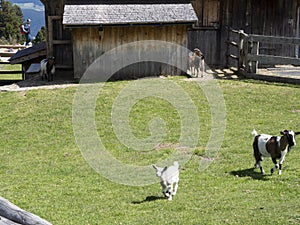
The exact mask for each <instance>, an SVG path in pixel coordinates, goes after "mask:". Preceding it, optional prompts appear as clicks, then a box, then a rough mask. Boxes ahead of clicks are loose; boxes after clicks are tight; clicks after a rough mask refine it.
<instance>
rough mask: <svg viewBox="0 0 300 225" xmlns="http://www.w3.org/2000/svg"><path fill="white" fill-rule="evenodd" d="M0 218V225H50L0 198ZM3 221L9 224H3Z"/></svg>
mask: <svg viewBox="0 0 300 225" xmlns="http://www.w3.org/2000/svg"><path fill="white" fill-rule="evenodd" d="M0 218H1V220H0V225H2V224H8V225H10V224H11V225H14V224H22V225H51V223H49V222H48V221H46V220H44V219H42V218H40V217H39V216H37V215H34V214H32V213H30V212H26V211H24V210H23V209H20V208H19V207H18V206H16V205H14V204H12V203H11V202H9V201H8V200H6V199H4V198H2V197H0ZM2 218H3V219H2ZM1 221H2V222H3V223H2V222H1ZM5 221H9V222H7V223H5ZM1 223H2V224H1Z"/></svg>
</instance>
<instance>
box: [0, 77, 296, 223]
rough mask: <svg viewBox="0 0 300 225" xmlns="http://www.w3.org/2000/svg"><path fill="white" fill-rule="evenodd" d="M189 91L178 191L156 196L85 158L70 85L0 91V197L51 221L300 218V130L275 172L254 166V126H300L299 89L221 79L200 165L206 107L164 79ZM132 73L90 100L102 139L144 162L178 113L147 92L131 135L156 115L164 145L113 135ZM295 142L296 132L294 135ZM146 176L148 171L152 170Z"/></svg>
mask: <svg viewBox="0 0 300 225" xmlns="http://www.w3.org/2000/svg"><path fill="white" fill-rule="evenodd" d="M170 79H172V81H173V82H175V83H176V84H178V85H180V86H181V87H182V88H183V89H184V90H185V92H186V93H188V94H189V95H190V97H191V98H192V100H193V102H194V104H195V106H196V107H197V110H198V115H199V122H200V135H199V140H198V144H197V148H196V150H195V153H197V154H194V155H193V156H191V159H190V160H189V161H188V163H186V164H185V165H184V166H183V169H182V171H181V173H180V183H179V188H178V193H177V195H176V196H175V197H174V198H173V201H172V202H168V201H167V200H166V199H161V198H159V197H161V196H162V194H161V190H160V185H159V183H156V184H152V185H148V186H141V187H134V186H126V185H121V184H117V183H114V182H111V181H110V180H109V179H106V178H104V177H103V176H101V175H100V174H98V173H96V172H95V171H94V170H93V169H92V168H91V167H90V166H89V165H88V163H87V162H86V161H85V160H84V158H83V157H82V154H81V152H80V150H79V148H78V147H77V145H76V143H75V138H74V133H73V127H72V104H73V99H74V94H75V92H76V88H66V89H55V90H34V91H28V92H26V93H24V92H21V93H20V92H2V93H0V102H1V104H0V112H1V113H0V117H1V119H0V127H1V132H0V143H1V145H0V158H1V161H0V180H1V181H0V183H1V185H0V195H1V196H2V197H4V198H7V199H8V200H10V201H11V202H13V203H15V204H16V205H18V206H19V207H21V208H23V209H25V210H28V211H31V212H33V213H35V214H37V215H39V216H41V217H43V218H45V219H47V220H48V221H50V222H51V223H53V224H59V225H60V224H61V225H76V224H78V225H88V224H90V225H100V224H101V225H102V224H299V223H300V203H299V196H300V166H299V165H300V147H299V145H300V144H299V143H300V138H299V137H298V145H296V146H295V147H294V149H293V150H292V152H291V153H290V154H289V155H288V156H287V157H286V162H285V163H284V164H283V170H282V175H281V176H278V174H277V173H274V174H273V175H272V176H271V175H270V174H269V171H270V169H271V167H272V166H273V165H272V162H271V160H270V159H265V160H264V162H263V166H264V168H265V171H266V173H267V174H266V175H264V176H262V175H260V174H259V169H253V165H254V158H253V153H252V151H253V150H252V140H253V139H252V135H251V131H252V130H253V128H255V129H256V130H257V131H258V132H264V133H270V134H274V135H275V134H276V135H277V134H279V131H281V130H283V129H293V130H296V131H300V120H299V118H300V111H299V110H300V99H299V97H300V88H299V86H293V85H280V84H270V83H264V82H254V81H247V80H245V81H230V80H220V81H218V83H219V85H220V87H221V89H222V91H223V94H224V99H225V103H226V119H227V127H226V133H225V137H224V140H223V144H222V147H221V149H220V150H219V152H218V155H217V157H216V159H215V161H214V162H213V163H212V164H211V165H210V166H209V167H208V169H207V170H205V171H202V172H199V170H198V167H199V160H200V155H202V154H203V153H204V147H203V146H205V145H206V143H207V141H208V139H209V135H210V131H211V129H210V124H211V116H210V108H209V104H208V101H207V100H206V97H205V95H204V94H203V92H202V91H201V89H200V88H199V86H198V85H197V84H196V83H194V82H190V81H185V80H183V79H181V77H179V78H170ZM131 82H133V81H120V82H111V83H106V85H105V87H104V88H103V89H102V91H101V94H100V95H99V98H98V99H97V103H96V111H95V116H96V123H95V124H96V127H97V131H98V134H99V136H100V137H101V139H102V140H103V144H104V145H105V147H106V149H108V150H109V151H110V153H111V154H112V155H113V156H114V157H116V158H118V159H119V160H120V161H122V162H125V163H128V164H134V165H150V164H152V163H154V162H156V161H157V160H158V159H161V158H167V157H168V156H170V155H172V154H173V152H174V151H175V149H174V148H175V147H174V146H175V145H176V144H177V143H178V138H179V136H180V116H179V114H178V113H177V111H176V109H174V107H173V106H172V105H171V104H170V103H168V102H166V101H164V100H162V99H159V98H151V97H148V98H145V99H142V100H141V101H139V102H138V103H137V104H135V105H134V107H133V108H132V110H131V113H130V126H131V128H132V133H133V134H134V135H135V136H137V137H138V138H145V137H147V136H149V135H150V133H149V127H148V124H149V122H150V121H151V119H152V118H153V116H156V117H160V118H162V119H163V120H164V121H165V123H166V128H167V134H166V136H165V138H164V140H163V143H164V144H166V146H167V147H165V148H162V149H156V150H154V151H149V152H141V151H132V149H130V148H128V147H126V146H124V145H122V143H120V141H118V138H117V137H116V135H115V134H114V129H113V127H112V124H111V120H110V118H111V109H112V105H113V103H114V100H115V98H116V97H117V96H118V93H120V91H121V90H122V89H123V88H125V87H126V86H127V85H128V84H130V83H131ZM296 140H297V139H296ZM153 176H155V173H154V170H153Z"/></svg>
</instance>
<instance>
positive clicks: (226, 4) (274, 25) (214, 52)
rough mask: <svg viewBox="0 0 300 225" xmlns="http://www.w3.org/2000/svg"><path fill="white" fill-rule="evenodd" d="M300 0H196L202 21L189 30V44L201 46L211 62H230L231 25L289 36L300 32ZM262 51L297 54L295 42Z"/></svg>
mask: <svg viewBox="0 0 300 225" xmlns="http://www.w3.org/2000/svg"><path fill="white" fill-rule="evenodd" d="M299 3H300V1H299V0H284V1H283V0H263V1H262V0H222V1H221V0H195V1H193V5H194V8H195V10H196V12H197V15H198V18H199V22H198V24H197V27H195V29H193V30H191V31H189V48H190V49H192V48H194V47H195V46H198V47H199V48H200V49H201V50H202V51H203V52H204V53H205V55H206V63H207V64H209V65H220V66H224V65H225V62H226V60H225V59H226V57H225V55H226V40H227V34H228V33H227V29H228V28H233V29H241V30H244V31H245V32H246V33H251V34H260V35H271V36H288V37H294V36H295V35H296V23H297V8H298V7H299V6H300V4H299ZM260 52H261V53H262V54H274V55H281V56H294V52H295V46H289V47H287V46H281V45H270V44H265V45H261V46H260Z"/></svg>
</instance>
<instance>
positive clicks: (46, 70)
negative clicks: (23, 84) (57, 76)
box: [40, 57, 55, 81]
mask: <svg viewBox="0 0 300 225" xmlns="http://www.w3.org/2000/svg"><path fill="white" fill-rule="evenodd" d="M54 73H55V60H54V57H49V58H47V59H43V60H42V61H41V72H40V75H41V77H42V80H44V77H45V79H47V80H48V81H52V80H53V75H54Z"/></svg>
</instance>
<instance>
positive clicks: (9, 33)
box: [0, 1, 24, 44]
mask: <svg viewBox="0 0 300 225" xmlns="http://www.w3.org/2000/svg"><path fill="white" fill-rule="evenodd" d="M22 23H23V13H22V11H21V8H20V7H19V6H17V5H13V4H12V3H11V2H10V1H2V10H1V11H0V40H6V42H8V43H11V44H15V43H17V42H23V41H24V37H23V36H22V35H21V33H20V28H19V27H20V25H21V24H22Z"/></svg>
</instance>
